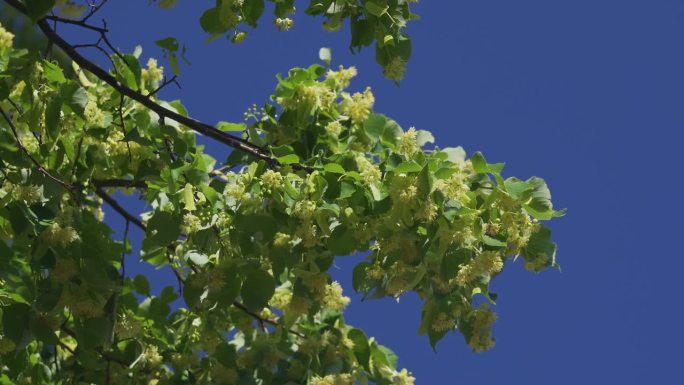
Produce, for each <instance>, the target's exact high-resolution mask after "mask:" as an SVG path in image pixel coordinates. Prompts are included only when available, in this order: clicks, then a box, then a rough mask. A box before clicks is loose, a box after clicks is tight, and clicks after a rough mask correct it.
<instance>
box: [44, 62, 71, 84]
mask: <svg viewBox="0 0 684 385" xmlns="http://www.w3.org/2000/svg"><path fill="white" fill-rule="evenodd" d="M43 74H44V75H45V78H46V79H47V80H48V81H50V82H52V83H57V84H62V83H64V82H66V78H65V77H64V72H62V69H61V68H59V66H58V65H56V64H54V63H52V62H49V61H47V60H43Z"/></svg>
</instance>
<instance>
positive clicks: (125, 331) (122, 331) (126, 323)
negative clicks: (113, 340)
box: [114, 314, 142, 340]
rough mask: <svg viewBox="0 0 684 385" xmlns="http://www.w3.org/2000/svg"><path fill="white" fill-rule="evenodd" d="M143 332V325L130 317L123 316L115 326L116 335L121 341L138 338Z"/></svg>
mask: <svg viewBox="0 0 684 385" xmlns="http://www.w3.org/2000/svg"><path fill="white" fill-rule="evenodd" d="M141 331H142V323H141V322H140V321H138V320H137V319H135V318H133V317H132V316H130V315H127V314H123V315H121V318H120V319H119V321H118V322H117V323H116V325H115V326H114V333H116V335H117V337H119V339H121V340H125V339H129V338H134V337H137V336H138V335H139V334H140V332H141Z"/></svg>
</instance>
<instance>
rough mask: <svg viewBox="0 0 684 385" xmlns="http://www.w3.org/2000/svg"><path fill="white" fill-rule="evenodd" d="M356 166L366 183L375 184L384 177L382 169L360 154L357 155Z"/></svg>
mask: <svg viewBox="0 0 684 385" xmlns="http://www.w3.org/2000/svg"><path fill="white" fill-rule="evenodd" d="M356 166H357V167H358V168H359V173H360V174H361V176H362V177H363V180H364V182H366V184H369V185H371V184H375V183H377V182H379V181H380V179H382V172H381V171H380V169H379V168H378V167H377V166H376V165H374V164H373V163H371V162H370V161H369V160H368V159H366V157H365V156H363V155H358V156H357V157H356Z"/></svg>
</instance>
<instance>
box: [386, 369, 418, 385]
mask: <svg viewBox="0 0 684 385" xmlns="http://www.w3.org/2000/svg"><path fill="white" fill-rule="evenodd" d="M415 380H416V379H415V377H413V376H412V375H411V372H409V371H408V370H406V369H402V370H401V371H400V372H397V373H396V374H395V375H394V378H393V381H392V384H393V385H413V383H414V381H415Z"/></svg>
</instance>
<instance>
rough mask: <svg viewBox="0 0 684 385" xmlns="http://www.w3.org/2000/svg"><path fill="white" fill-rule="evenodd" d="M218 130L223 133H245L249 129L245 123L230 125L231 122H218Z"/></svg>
mask: <svg viewBox="0 0 684 385" xmlns="http://www.w3.org/2000/svg"><path fill="white" fill-rule="evenodd" d="M216 128H218V129H219V130H221V131H240V132H242V131H244V130H245V129H247V125H246V124H245V123H230V122H218V123H216Z"/></svg>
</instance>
